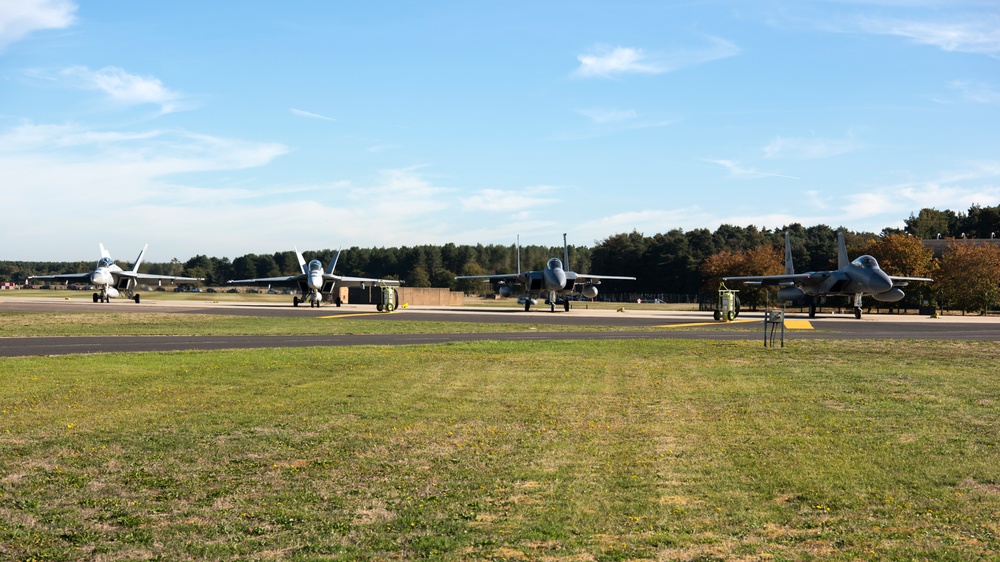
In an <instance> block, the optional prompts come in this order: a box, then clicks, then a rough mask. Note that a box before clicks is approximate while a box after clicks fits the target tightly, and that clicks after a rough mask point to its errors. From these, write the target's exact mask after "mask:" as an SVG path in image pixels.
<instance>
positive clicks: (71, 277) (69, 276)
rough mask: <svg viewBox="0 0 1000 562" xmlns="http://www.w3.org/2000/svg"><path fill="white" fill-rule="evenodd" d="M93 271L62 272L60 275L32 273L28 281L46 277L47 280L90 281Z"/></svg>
mask: <svg viewBox="0 0 1000 562" xmlns="http://www.w3.org/2000/svg"><path fill="white" fill-rule="evenodd" d="M93 274H94V272H93V271H88V272H86V273H61V274H59V275H32V276H30V277H28V279H27V280H28V281H31V280H32V279H45V280H47V281H68V282H70V283H90V276H91V275H93Z"/></svg>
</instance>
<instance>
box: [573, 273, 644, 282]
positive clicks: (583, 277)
mask: <svg viewBox="0 0 1000 562" xmlns="http://www.w3.org/2000/svg"><path fill="white" fill-rule="evenodd" d="M566 277H567V278H569V272H567V273H566ZM591 280H596V281H608V280H617V281H635V277H622V276H620V275H593V274H590V273H577V274H576V282H577V283H586V282H588V281H591Z"/></svg>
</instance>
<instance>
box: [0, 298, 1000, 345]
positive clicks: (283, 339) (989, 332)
mask: <svg viewBox="0 0 1000 562" xmlns="http://www.w3.org/2000/svg"><path fill="white" fill-rule="evenodd" d="M8 312H25V313H69V312H75V313H80V312H86V313H96V314H99V313H102V312H123V313H130V312H144V313H167V314H171V313H174V314H176V313H186V314H230V315H244V316H300V317H302V316H305V317H316V318H319V319H326V320H329V321H331V322H345V321H349V322H358V321H360V322H399V321H407V320H409V321H413V320H420V321H430V322H477V323H503V324H521V325H525V330H524V331H510V332H497V333H448V334H436V333H435V334H363V335H292V336H289V335H267V336H63V337H25V338H18V337H6V338H0V357H16V356H38V355H66V354H73V353H134V352H148V351H181V350H219V349H252V348H267V347H311V346H357V345H379V346H384V345H418V344H445V343H452V342H467V341H485V340H492V341H543V340H544V341H570V340H629V339H698V340H720V341H725V340H760V341H761V344H762V345H763V341H764V323H763V314H762V313H761V312H756V313H751V312H744V313H743V314H741V315H740V317H739V318H738V319H737V322H734V323H719V322H713V321H712V318H711V314H710V313H707V312H673V311H660V310H650V309H648V308H647V309H643V308H642V306H641V305H625V306H624V308H623V310H622V311H617V310H607V309H604V310H593V309H587V308H584V307H577V308H574V309H573V310H572V311H571V312H568V313H567V312H562V311H559V312H555V313H551V312H548V311H547V310H545V311H532V312H527V313H526V312H524V311H523V310H520V309H514V308H489V307H473V306H466V307H414V308H409V309H405V310H399V311H397V312H393V313H391V314H380V313H376V312H375V311H374V307H372V306H361V305H346V306H344V307H341V308H337V307H333V306H328V307H322V308H318V309H317V308H305V307H298V308H294V307H292V306H290V305H288V304H277V303H267V304H256V303H251V304H247V303H225V302H222V303H206V302H197V301H160V302H157V301H155V300H153V299H149V300H144V301H143V302H142V304H139V305H136V304H134V303H131V302H128V301H113V302H112V303H109V304H94V303H92V302H89V301H86V302H85V301H84V300H82V299H80V300H73V299H70V300H62V299H53V298H8V299H3V300H0V314H3V313H8ZM788 320H789V321H787V322H786V330H785V339H786V342H788V341H794V340H804V339H818V338H825V339H937V340H982V341H1000V318H996V317H981V316H943V317H941V318H929V317H927V316H916V315H875V314H869V315H866V316H865V317H864V318H862V319H861V320H857V319H855V318H854V317H853V315H848V314H839V315H838V314H823V315H818V316H817V317H816V318H815V319H808V318H807V317H806V315H805V314H802V315H789V316H788ZM531 325H579V326H582V325H588V326H604V327H608V328H614V331H607V332H602V331H586V332H581V331H569V332H566V331H562V332H547V331H541V330H536V329H531ZM630 327H631V328H635V329H636V330H635V331H629V330H628V328H630Z"/></svg>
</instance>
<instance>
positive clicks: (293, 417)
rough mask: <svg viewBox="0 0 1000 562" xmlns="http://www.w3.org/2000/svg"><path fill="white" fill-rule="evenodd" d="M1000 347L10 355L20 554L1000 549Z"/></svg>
mask: <svg viewBox="0 0 1000 562" xmlns="http://www.w3.org/2000/svg"><path fill="white" fill-rule="evenodd" d="M997 356H1000V346H998V345H997V344H995V343H975V342H971V343H970V342H932V341H922V342H903V341H900V342H870V341H869V342H843V341H826V340H824V341H795V342H792V345H791V346H789V347H787V348H785V349H783V350H773V349H764V348H762V347H760V346H759V344H758V343H757V342H731V343H730V342H727V343H720V342H706V341H673V340H668V341H622V342H607V343H599V342H532V343H523V342H522V343H497V342H481V343H474V344H473V343H470V344H449V345H441V346H407V347H400V348H383V347H378V348H375V347H358V348H310V349H294V350H293V349H287V350H285V349H282V350H254V351H226V352H179V353H163V354H131V355H117V354H105V355H85V356H65V357H44V358H23V359H0V407H2V412H0V559H4V560H6V559H11V560H31V559H37V560H79V559H90V560H135V559H164V560H201V559H216V560H230V559H254V560H259V559H288V560H314V559H330V558H336V559H365V560H369V559H414V558H432V559H445V560H468V559H494V560H519V559H532V560H568V561H569V560H571V561H579V560H632V559H648V558H657V559H682V560H723V559H746V560H757V559H778V560H788V559H809V558H823V559H835V560H837V559H840V560H856V559H875V558H879V559H952V560H958V559H962V560H965V559H995V558H996V557H997V554H996V553H997V552H1000V523H998V514H1000V447H998V445H1000V436H998V431H997V427H998V425H997V424H998V422H1000V419H998V418H1000V376H998V375H1000V365H998V362H997V361H996V357H997Z"/></svg>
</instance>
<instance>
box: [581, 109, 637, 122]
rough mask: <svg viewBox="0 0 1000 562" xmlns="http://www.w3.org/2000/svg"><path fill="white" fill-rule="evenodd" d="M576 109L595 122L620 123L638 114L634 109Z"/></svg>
mask: <svg viewBox="0 0 1000 562" xmlns="http://www.w3.org/2000/svg"><path fill="white" fill-rule="evenodd" d="M576 111H577V113H579V114H580V115H583V116H585V117H588V118H589V119H590V120H591V121H593V122H594V123H619V122H621V121H628V120H629V119H635V118H636V117H637V116H638V113H636V112H635V110H634V109H578V110H576Z"/></svg>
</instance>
